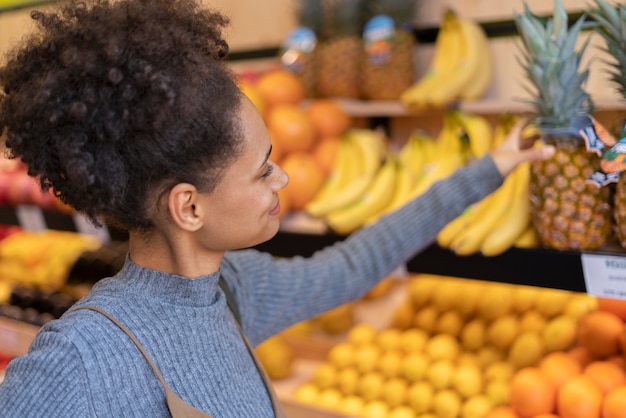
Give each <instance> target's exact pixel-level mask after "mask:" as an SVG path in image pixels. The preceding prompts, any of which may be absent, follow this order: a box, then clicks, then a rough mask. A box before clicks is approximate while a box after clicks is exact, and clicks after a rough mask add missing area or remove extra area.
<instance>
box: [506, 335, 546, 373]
mask: <svg viewBox="0 0 626 418" xmlns="http://www.w3.org/2000/svg"><path fill="white" fill-rule="evenodd" d="M544 353H545V345H544V342H543V339H542V338H541V336H540V335H539V334H538V333H536V332H524V333H522V334H520V335H519V336H517V338H515V341H513V344H512V345H511V348H510V349H509V361H510V362H511V363H512V364H513V366H514V367H516V368H518V369H519V368H522V367H526V366H534V365H536V364H537V363H538V362H539V360H541V357H542V356H543V354H544Z"/></svg>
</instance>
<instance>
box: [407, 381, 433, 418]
mask: <svg viewBox="0 0 626 418" xmlns="http://www.w3.org/2000/svg"><path fill="white" fill-rule="evenodd" d="M434 395H435V388H434V387H433V385H432V384H431V383H430V382H427V381H419V382H415V383H412V384H411V385H410V386H409V388H408V390H407V394H406V403H407V404H408V405H409V406H411V408H413V409H414V410H415V412H417V413H418V414H422V413H425V412H428V411H429V410H430V408H431V406H432V403H433V397H434Z"/></svg>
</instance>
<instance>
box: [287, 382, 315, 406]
mask: <svg viewBox="0 0 626 418" xmlns="http://www.w3.org/2000/svg"><path fill="white" fill-rule="evenodd" d="M319 391H320V390H319V388H318V387H317V386H316V385H315V384H313V383H310V382H309V383H305V384H303V385H301V386H299V387H298V388H297V389H296V391H295V392H294V394H293V397H294V398H295V399H296V400H297V401H298V402H302V403H304V404H307V405H314V404H315V403H316V402H317V396H318V394H319Z"/></svg>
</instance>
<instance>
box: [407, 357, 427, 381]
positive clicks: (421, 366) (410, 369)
mask: <svg viewBox="0 0 626 418" xmlns="http://www.w3.org/2000/svg"><path fill="white" fill-rule="evenodd" d="M429 363H430V360H429V359H428V357H427V356H426V354H424V353H420V352H413V353H410V354H407V355H406V356H404V359H403V360H402V364H401V366H400V374H401V376H403V377H404V378H406V379H408V380H409V381H410V382H417V381H419V380H421V379H423V378H424V376H426V370H427V369H428V365H429Z"/></svg>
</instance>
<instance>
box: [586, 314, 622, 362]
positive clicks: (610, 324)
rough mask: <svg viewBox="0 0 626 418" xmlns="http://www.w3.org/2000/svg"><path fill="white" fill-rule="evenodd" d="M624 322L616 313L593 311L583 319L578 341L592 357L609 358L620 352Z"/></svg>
mask: <svg viewBox="0 0 626 418" xmlns="http://www.w3.org/2000/svg"><path fill="white" fill-rule="evenodd" d="M623 332H624V321H622V320H621V319H620V317H619V316H617V315H615V314H614V313H611V312H607V311H592V312H589V313H588V314H586V315H585V316H583V317H582V318H581V321H580V324H579V327H578V341H579V343H580V344H581V345H582V346H584V347H586V348H587V349H588V350H589V352H590V353H591V354H592V355H595V356H597V357H608V356H612V355H614V354H617V353H618V352H619V344H620V337H621V335H622V333H623Z"/></svg>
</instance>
